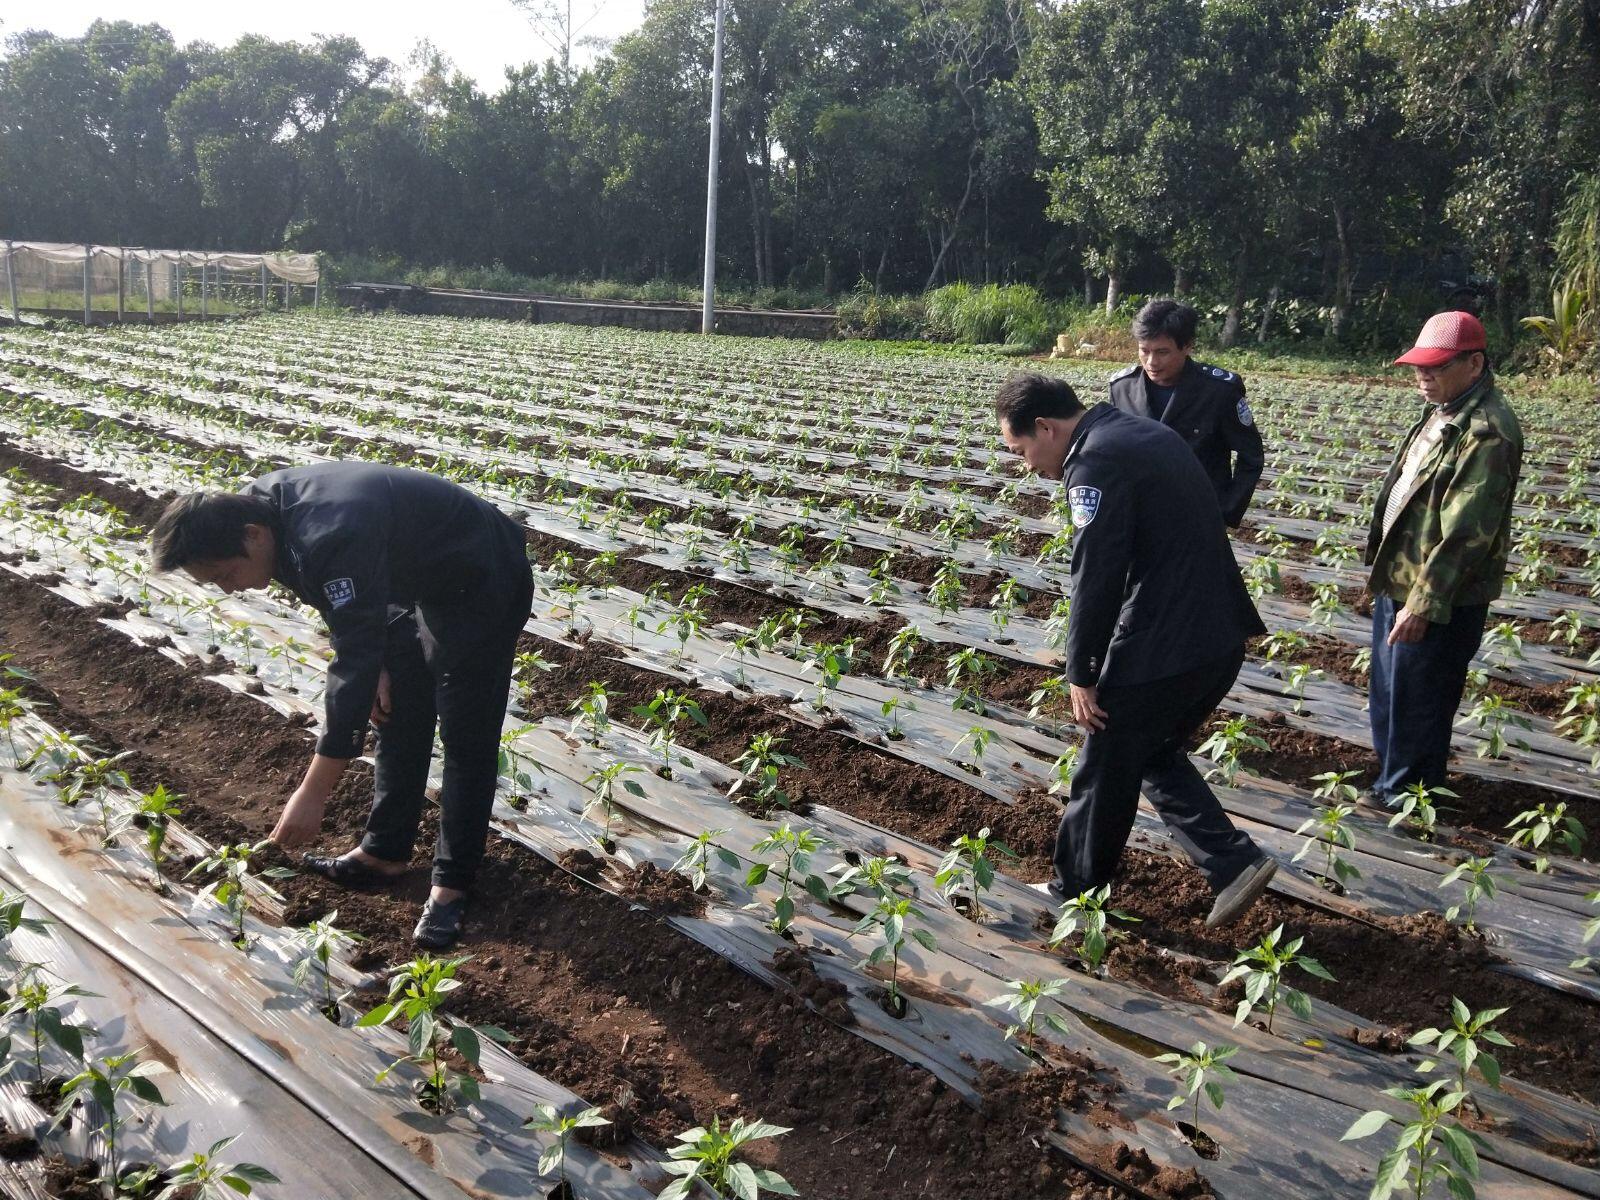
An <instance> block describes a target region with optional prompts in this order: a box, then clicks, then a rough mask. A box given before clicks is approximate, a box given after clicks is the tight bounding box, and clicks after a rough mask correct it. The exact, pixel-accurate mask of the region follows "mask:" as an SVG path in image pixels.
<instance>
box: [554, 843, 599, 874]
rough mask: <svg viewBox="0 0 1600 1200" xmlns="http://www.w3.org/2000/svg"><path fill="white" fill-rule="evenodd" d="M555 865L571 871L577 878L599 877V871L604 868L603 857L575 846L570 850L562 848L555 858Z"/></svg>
mask: <svg viewBox="0 0 1600 1200" xmlns="http://www.w3.org/2000/svg"><path fill="white" fill-rule="evenodd" d="M556 865H557V866H558V867H560V868H561V869H562V870H563V871H571V872H572V873H573V874H574V875H576V876H577V877H578V878H579V879H589V880H594V879H598V878H599V877H600V872H601V871H602V870H604V869H605V865H606V863H605V859H603V858H601V857H599V856H598V855H597V854H595V853H594V852H593V851H592V850H585V849H584V848H583V847H582V846H575V847H573V848H572V849H571V850H563V851H562V852H561V854H560V856H559V857H558V858H557V859H556Z"/></svg>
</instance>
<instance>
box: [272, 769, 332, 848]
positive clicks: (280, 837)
mask: <svg viewBox="0 0 1600 1200" xmlns="http://www.w3.org/2000/svg"><path fill="white" fill-rule="evenodd" d="M327 808H328V798H327V797H326V796H324V795H321V794H319V793H317V792H311V791H307V790H306V787H305V785H304V784H302V785H301V786H300V787H298V788H297V789H295V793H294V795H292V796H290V797H289V803H287V804H285V805H284V806H283V812H282V814H281V815H280V816H279V817H278V823H277V824H276V825H274V826H273V827H272V840H273V841H274V842H276V843H278V845H280V846H283V847H284V848H285V849H288V848H290V847H293V846H301V845H304V844H305V843H306V842H309V841H313V840H315V838H316V836H317V834H319V833H321V832H322V814H323V813H324V812H326V811H327Z"/></svg>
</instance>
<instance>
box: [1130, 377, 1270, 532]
mask: <svg viewBox="0 0 1600 1200" xmlns="http://www.w3.org/2000/svg"><path fill="white" fill-rule="evenodd" d="M1148 383H1149V377H1148V376H1146V375H1145V373H1144V371H1143V369H1142V368H1140V367H1138V366H1132V367H1129V368H1128V369H1127V370H1126V371H1121V372H1119V373H1118V374H1116V375H1113V376H1112V377H1111V403H1113V404H1115V405H1116V406H1117V407H1118V408H1120V409H1121V410H1122V411H1123V412H1126V413H1132V414H1133V415H1134V416H1136V417H1151V418H1154V419H1155V420H1158V421H1160V422H1161V423H1162V424H1163V425H1166V426H1169V427H1170V428H1172V429H1175V430H1176V431H1177V432H1178V433H1179V434H1180V435H1181V436H1182V437H1183V440H1184V441H1186V442H1188V443H1189V448H1190V449H1191V450H1193V451H1194V456H1195V457H1196V458H1198V459H1199V460H1200V465H1201V466H1202V467H1203V468H1205V473H1206V475H1207V477H1208V478H1210V480H1211V486H1212V487H1213V488H1215V489H1216V493H1217V501H1218V503H1219V504H1221V506H1222V516H1223V519H1224V520H1226V521H1227V522H1228V524H1229V525H1235V526H1236V525H1238V524H1239V522H1240V521H1242V520H1244V513H1245V509H1247V508H1248V507H1250V496H1251V493H1253V492H1254V491H1255V490H1256V484H1257V483H1259V482H1260V481H1261V468H1262V465H1263V464H1264V463H1265V461H1266V456H1265V453H1264V451H1263V450H1262V447H1261V431H1260V430H1259V429H1257V428H1256V422H1255V417H1254V416H1253V415H1252V414H1251V412H1250V405H1249V404H1247V403H1246V402H1245V398H1244V380H1242V379H1240V378H1239V377H1238V376H1237V375H1235V374H1234V373H1233V372H1232V371H1225V370H1223V369H1222V368H1221V367H1208V366H1207V365H1206V364H1205V363H1201V362H1196V361H1195V360H1194V359H1192V358H1191V359H1190V360H1189V361H1188V362H1187V363H1185V364H1184V368H1183V374H1182V375H1180V376H1179V377H1178V383H1177V390H1176V391H1174V392H1173V394H1172V397H1171V399H1169V400H1168V401H1167V407H1166V409H1165V411H1163V412H1161V413H1159V414H1158V413H1156V412H1154V411H1152V409H1151V404H1150V394H1149V392H1148V390H1147V385H1148ZM1236 454H1237V455H1238V456H1239V458H1238V461H1237V462H1235V461H1234V455H1236Z"/></svg>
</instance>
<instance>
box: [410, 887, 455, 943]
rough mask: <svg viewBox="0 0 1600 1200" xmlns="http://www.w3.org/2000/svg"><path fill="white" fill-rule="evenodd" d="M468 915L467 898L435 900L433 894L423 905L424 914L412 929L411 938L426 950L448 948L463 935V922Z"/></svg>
mask: <svg viewBox="0 0 1600 1200" xmlns="http://www.w3.org/2000/svg"><path fill="white" fill-rule="evenodd" d="M466 915H467V898H466V897H465V896H461V897H458V898H457V899H455V900H435V899H433V898H432V897H431V896H430V897H429V898H428V902H427V903H426V904H424V905H423V906H422V916H421V918H420V919H419V920H418V921H417V927H416V928H415V929H413V930H412V931H411V940H412V941H413V942H415V943H416V944H417V945H419V946H421V947H422V948H423V949H425V950H448V949H449V948H450V947H451V946H454V945H455V944H456V942H457V941H458V940H459V939H460V937H461V923H462V921H463V920H464V919H465V918H466Z"/></svg>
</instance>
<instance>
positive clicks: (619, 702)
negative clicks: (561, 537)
mask: <svg viewBox="0 0 1600 1200" xmlns="http://www.w3.org/2000/svg"><path fill="white" fill-rule="evenodd" d="M523 642H524V648H525V649H529V648H536V649H538V650H539V652H540V653H541V654H543V655H544V656H545V658H546V659H548V660H549V661H550V662H553V663H555V664H557V665H556V667H555V669H554V670H552V671H549V672H545V673H541V675H540V676H539V679H538V691H537V692H536V693H535V694H533V695H531V696H527V697H525V698H524V709H525V710H526V713H527V716H528V718H529V719H530V720H537V719H539V718H542V717H545V716H551V715H562V714H565V713H566V712H567V708H568V705H569V704H570V703H571V702H572V701H573V700H574V699H576V698H577V697H579V696H581V695H583V694H584V693H585V691H586V688H587V685H588V684H589V682H590V681H591V680H596V681H601V682H604V683H605V684H606V686H607V687H608V688H609V689H610V691H611V693H612V700H611V705H612V710H613V711H615V712H625V711H627V709H628V708H629V707H630V706H632V705H635V704H642V703H645V702H647V701H649V700H650V699H651V697H653V696H654V695H655V693H656V690H657V689H658V688H660V687H662V686H664V685H666V684H667V683H668V682H669V681H668V680H666V679H665V678H664V677H662V676H660V675H657V674H654V673H653V672H649V671H643V670H639V669H637V668H634V667H630V666H628V665H627V664H625V663H621V662H618V661H617V660H616V659H614V658H611V657H609V656H608V655H607V654H606V653H605V652H604V651H603V650H600V649H598V648H593V647H590V648H585V649H582V650H571V649H568V648H567V647H564V646H560V645H557V644H555V643H552V642H547V641H544V640H543V639H540V638H534V637H531V636H530V635H524V639H523ZM694 699H695V701H696V703H698V704H699V705H700V706H701V708H702V710H703V711H704V712H705V715H706V720H707V722H708V728H706V729H701V728H699V727H693V728H691V729H689V730H688V731H687V732H686V733H684V735H683V736H682V738H681V739H680V740H681V744H682V745H684V746H686V747H688V748H690V749H693V750H697V751H700V752H701V753H704V754H707V755H710V756H711V757H713V758H716V759H717V760H719V761H721V762H725V763H731V762H732V761H733V760H734V759H736V758H737V757H738V756H739V755H741V754H743V753H744V751H745V749H746V748H747V747H748V746H749V744H750V741H751V739H752V738H753V737H755V736H756V735H758V734H761V733H777V734H779V735H780V736H781V737H782V738H783V740H784V743H785V744H784V745H783V747H782V750H783V753H785V754H792V755H794V756H796V757H798V758H799V759H800V761H801V762H803V763H804V764H805V769H804V770H798V769H793V770H786V771H784V772H783V773H782V774H781V776H780V786H781V787H782V788H783V789H784V791H786V792H787V793H788V794H789V796H790V798H791V800H792V802H793V803H794V805H795V806H796V807H799V808H804V806H805V805H807V804H809V803H817V804H826V805H827V806H828V807H830V808H835V809H839V810H841V811H843V812H847V813H850V814H851V815H852V816H857V817H860V818H862V819H863V820H867V821H871V822H873V823H875V824H881V825H885V826H887V827H890V828H893V829H894V830H895V831H896V832H898V833H902V834H905V835H907V836H911V837H916V838H919V839H921V840H923V841H926V842H929V843H931V844H933V845H938V846H942V845H947V844H949V843H950V842H951V841H952V840H954V839H955V838H957V837H959V836H961V835H962V834H967V833H976V832H977V831H978V830H979V829H982V828H983V827H984V826H986V825H987V826H989V827H990V828H991V829H993V830H994V836H995V837H996V838H998V839H999V840H1000V841H1003V842H1005V843H1006V844H1007V846H1009V847H1010V848H1011V849H1012V850H1013V851H1014V852H1015V853H1016V854H1018V855H1019V856H1020V858H1021V862H1020V863H1019V864H1017V866H1018V870H1017V873H1018V874H1019V875H1022V876H1023V877H1025V878H1029V879H1043V878H1045V877H1046V876H1047V875H1048V873H1049V857H1050V850H1051V847H1052V846H1053V845H1054V842H1055V832H1056V824H1057V823H1058V821H1059V820H1060V816H1061V805H1060V803H1059V802H1058V801H1057V800H1056V798H1055V797H1053V796H1049V795H1046V794H1045V793H1043V792H1031V793H1028V794H1025V795H1024V796H1022V797H1020V798H1019V799H1018V800H1017V801H1016V802H1015V803H1012V804H1006V803H1003V802H1002V801H999V800H995V799H993V798H991V797H989V796H987V795H984V794H983V793H982V792H977V791H974V790H973V789H972V788H970V787H968V786H966V785H965V784H963V783H961V782H960V781H959V780H955V779H951V778H949V777H948V776H945V775H941V774H940V773H939V772H937V771H934V770H932V769H930V768H927V767H921V766H918V765H916V764H915V763H911V762H907V761H906V760H904V759H900V758H896V757H895V756H894V755H891V754H889V753H887V752H885V751H882V750H878V749H876V748H874V747H871V746H867V745H864V744H863V743H862V742H860V741H857V740H856V739H854V738H851V737H847V736H845V735H844V734H841V733H836V732H834V731H832V730H828V729H817V728H815V727H813V726H810V725H807V724H805V723H804V722H802V721H799V720H796V719H794V718H793V717H791V716H790V715H789V713H788V712H787V709H786V707H785V705H783V703H782V702H781V701H778V700H776V699H773V698H770V697H753V696H752V697H749V698H745V697H742V696H735V695H726V694H722V693H716V692H711V691H707V690H704V689H698V690H696V691H695V692H694Z"/></svg>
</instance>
